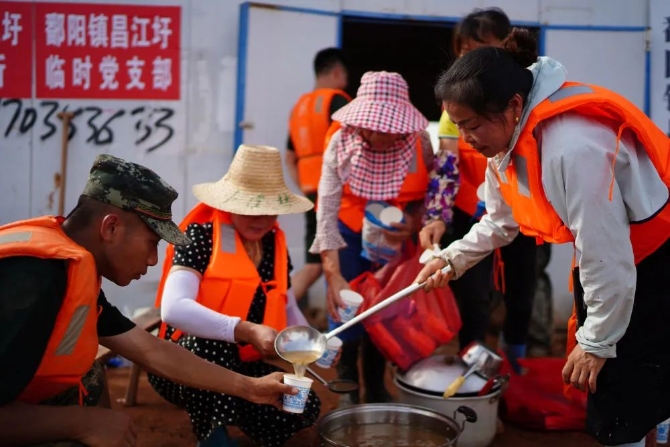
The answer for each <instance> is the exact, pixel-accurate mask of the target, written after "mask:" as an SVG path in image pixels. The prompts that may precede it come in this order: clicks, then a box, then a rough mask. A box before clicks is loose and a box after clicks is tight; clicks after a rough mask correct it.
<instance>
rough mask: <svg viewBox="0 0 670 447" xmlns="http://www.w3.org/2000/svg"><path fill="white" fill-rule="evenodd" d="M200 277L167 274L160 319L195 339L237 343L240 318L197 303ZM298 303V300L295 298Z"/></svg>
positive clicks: (195, 275) (186, 272)
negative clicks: (236, 335) (236, 329)
mask: <svg viewBox="0 0 670 447" xmlns="http://www.w3.org/2000/svg"><path fill="white" fill-rule="evenodd" d="M199 288H200V278H199V277H198V275H197V274H195V273H194V272H191V271H188V270H176V271H174V272H171V273H170V274H168V277H167V280H166V281H165V288H164V289H163V298H162V303H161V319H162V320H163V321H164V322H165V323H167V324H169V325H170V326H173V327H175V328H178V329H180V330H181V331H184V332H186V333H188V334H191V335H195V336H196V337H201V338H209V339H213V340H222V341H227V342H230V343H234V342H235V327H236V326H237V324H238V323H239V322H240V318H239V317H230V316H228V315H223V314H220V313H218V312H216V311H213V310H211V309H208V308H207V307H205V306H203V305H201V304H200V303H198V302H197V301H196V297H197V296H198V290H199ZM294 301H295V299H294Z"/></svg>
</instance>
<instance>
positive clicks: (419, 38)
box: [342, 16, 455, 121]
mask: <svg viewBox="0 0 670 447" xmlns="http://www.w3.org/2000/svg"><path fill="white" fill-rule="evenodd" d="M454 25H455V24H454V23H447V22H428V21H416V20H414V21H409V20H387V19H383V20H382V19H380V20H375V19H369V18H357V17H347V16H345V17H344V19H343V25H342V49H343V50H345V51H346V53H347V57H348V59H349V64H350V69H349V72H350V73H349V80H350V81H349V82H350V83H349V87H348V88H347V90H348V92H349V93H350V94H351V95H352V96H354V95H355V94H356V90H357V89H358V86H359V85H360V79H361V76H363V74H364V73H365V72H367V71H371V70H373V71H382V70H385V71H395V72H398V73H400V74H401V75H402V76H403V77H404V78H405V80H406V81H407V84H408V85H409V93H410V99H411V101H412V103H413V104H414V106H416V107H417V108H418V109H419V110H420V111H421V113H423V114H424V115H425V116H426V118H428V120H429V121H438V120H439V118H440V105H439V103H438V101H437V100H436V99H435V95H434V94H433V87H434V86H435V82H436V81H437V78H438V77H439V76H440V74H441V73H442V72H443V71H444V70H446V69H447V68H449V65H450V64H451V62H452V61H453V59H454V56H453V54H452V49H451V46H452V45H451V42H452V34H453V28H454Z"/></svg>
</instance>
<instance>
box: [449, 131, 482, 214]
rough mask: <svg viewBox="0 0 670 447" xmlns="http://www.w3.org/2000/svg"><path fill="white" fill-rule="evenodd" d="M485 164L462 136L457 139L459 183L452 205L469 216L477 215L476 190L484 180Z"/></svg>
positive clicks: (480, 155)
mask: <svg viewBox="0 0 670 447" xmlns="http://www.w3.org/2000/svg"><path fill="white" fill-rule="evenodd" d="M486 163H487V159H486V157H484V156H483V155H482V154H480V153H479V152H477V151H476V150H475V148H473V147H472V146H470V145H469V144H468V143H466V142H465V140H464V139H463V137H462V136H459V137H458V172H459V173H460V179H461V183H460V186H459V188H458V193H457V194H456V200H455V201H454V205H455V206H456V207H457V208H459V209H460V210H461V211H465V212H466V213H468V214H469V215H470V216H474V215H475V214H477V204H478V203H479V198H478V197H477V188H479V185H481V184H482V183H484V179H485V178H486Z"/></svg>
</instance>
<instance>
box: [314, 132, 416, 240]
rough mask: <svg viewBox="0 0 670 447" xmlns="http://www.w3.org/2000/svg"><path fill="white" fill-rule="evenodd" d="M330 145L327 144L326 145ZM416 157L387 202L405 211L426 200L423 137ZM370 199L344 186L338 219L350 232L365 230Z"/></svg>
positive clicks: (346, 185)
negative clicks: (364, 225)
mask: <svg viewBox="0 0 670 447" xmlns="http://www.w3.org/2000/svg"><path fill="white" fill-rule="evenodd" d="M327 144H328V143H327V142H326V145H327ZM415 148H416V150H415V156H414V157H413V158H412V160H411V161H410V166H409V171H408V172H407V175H406V176H405V180H404V181H403V184H402V186H401V188H400V191H399V192H398V196H397V197H395V198H394V199H389V200H385V202H387V203H389V204H390V205H393V206H395V207H398V208H400V209H401V210H404V209H405V208H406V207H407V205H408V204H409V203H410V202H415V201H418V200H424V199H425V197H426V190H427V189H428V180H429V177H428V169H427V168H426V162H425V160H424V158H423V146H422V144H421V137H419V138H417V139H416V146H415ZM367 203H368V199H364V198H363V197H359V196H357V195H355V194H354V193H353V192H352V191H351V188H350V187H349V185H348V184H347V183H345V184H344V185H343V186H342V199H341V201H340V212H339V214H338V218H339V220H340V221H342V223H343V224H345V225H346V226H347V227H348V228H349V229H350V230H352V231H354V232H356V233H360V232H361V231H362V230H363V219H364V217H365V206H366V205H367Z"/></svg>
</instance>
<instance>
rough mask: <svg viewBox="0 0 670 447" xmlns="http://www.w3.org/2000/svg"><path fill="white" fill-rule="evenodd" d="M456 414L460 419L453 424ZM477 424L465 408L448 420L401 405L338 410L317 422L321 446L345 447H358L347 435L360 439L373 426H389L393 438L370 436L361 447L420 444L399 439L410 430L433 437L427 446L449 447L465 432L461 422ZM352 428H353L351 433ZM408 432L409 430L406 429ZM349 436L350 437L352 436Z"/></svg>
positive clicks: (429, 412)
mask: <svg viewBox="0 0 670 447" xmlns="http://www.w3.org/2000/svg"><path fill="white" fill-rule="evenodd" d="M457 413H461V414H462V415H463V419H462V421H461V422H460V425H459V423H458V422H457V417H458V416H457ZM476 421H477V414H476V413H475V412H474V411H473V410H471V409H470V408H468V407H465V406H463V407H459V408H458V409H457V410H456V411H455V412H454V414H453V415H452V417H449V416H445V415H443V414H440V413H438V412H436V411H433V410H431V409H429V408H423V407H419V406H415V405H402V404H363V405H355V406H351V407H345V408H340V409H338V410H335V411H332V412H330V413H328V414H327V415H325V416H324V417H323V418H321V420H319V422H318V423H317V429H318V431H319V437H320V439H321V445H322V446H330V447H347V446H352V447H353V446H357V447H359V446H361V443H360V440H359V441H358V442H357V441H356V440H353V439H346V438H347V433H348V432H353V431H355V432H357V435H358V436H360V435H361V433H365V430H369V431H370V433H374V429H375V427H387V426H388V427H391V426H392V427H393V428H394V432H393V437H390V436H387V437H383V436H382V437H380V436H377V435H375V436H370V441H369V442H367V443H365V446H366V447H368V446H384V447H401V446H402V447H404V446H413V447H416V446H417V445H420V444H419V443H417V440H416V439H403V438H402V434H403V430H402V428H403V427H407V428H408V430H405V431H404V433H405V434H406V437H409V436H410V434H411V432H412V430H415V431H414V433H416V430H422V429H423V430H426V431H430V432H432V434H433V438H434V439H438V438H439V440H440V441H439V443H438V442H432V443H431V444H429V445H431V447H433V446H434V447H453V446H456V441H458V438H459V436H460V434H461V433H462V432H463V430H464V429H465V423H466V422H470V423H474V422H476ZM352 427H353V428H354V429H353V430H352ZM410 429H411V430H410ZM352 436H353V435H352Z"/></svg>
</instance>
